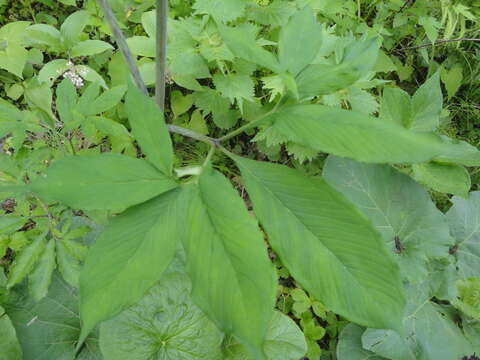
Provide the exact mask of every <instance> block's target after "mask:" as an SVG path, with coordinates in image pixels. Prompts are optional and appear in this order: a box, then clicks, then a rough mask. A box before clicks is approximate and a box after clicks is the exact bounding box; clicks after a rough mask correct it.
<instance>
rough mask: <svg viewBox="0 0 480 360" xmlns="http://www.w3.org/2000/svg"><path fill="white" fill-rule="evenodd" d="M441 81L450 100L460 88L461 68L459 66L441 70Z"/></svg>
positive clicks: (461, 79)
mask: <svg viewBox="0 0 480 360" xmlns="http://www.w3.org/2000/svg"><path fill="white" fill-rule="evenodd" d="M441 79H442V82H443V83H444V84H445V88H446V89H447V94H448V98H449V99H451V98H452V97H454V96H455V94H456V93H457V92H458V90H459V89H460V87H461V86H462V81H463V68H462V66H461V65H455V66H454V67H453V68H451V69H450V70H447V69H442V71H441Z"/></svg>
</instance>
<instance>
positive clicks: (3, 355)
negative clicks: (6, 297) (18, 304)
mask: <svg viewBox="0 0 480 360" xmlns="http://www.w3.org/2000/svg"><path fill="white" fill-rule="evenodd" d="M0 349H1V350H0V360H22V359H23V356H22V348H21V347H20V344H19V343H18V340H17V334H16V332H15V328H14V327H13V325H12V322H11V321H10V318H9V317H8V315H7V314H6V313H5V309H4V308H2V307H1V306H0Z"/></svg>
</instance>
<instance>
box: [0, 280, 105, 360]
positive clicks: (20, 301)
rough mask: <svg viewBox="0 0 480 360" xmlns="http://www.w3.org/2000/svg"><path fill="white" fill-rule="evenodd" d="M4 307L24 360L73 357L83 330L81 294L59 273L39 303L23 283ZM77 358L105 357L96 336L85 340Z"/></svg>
mask: <svg viewBox="0 0 480 360" xmlns="http://www.w3.org/2000/svg"><path fill="white" fill-rule="evenodd" d="M5 309H6V310H7V313H8V315H9V316H10V318H11V320H12V323H13V325H14V327H15V330H16V331H17V337H18V340H19V342H20V345H21V347H22V350H23V358H22V359H23V360H43V359H45V360H46V359H49V360H50V359H51V360H53V359H58V360H71V359H73V358H74V350H75V344H76V342H77V339H78V335H79V333H80V316H79V314H78V296H77V292H76V290H75V289H73V288H71V287H70V286H69V285H68V284H67V283H65V282H64V281H63V280H62V279H61V277H60V276H59V275H58V274H56V273H55V274H54V275H53V281H52V285H51V287H50V290H49V292H48V295H47V296H46V297H45V298H44V299H43V300H41V301H40V302H35V301H34V300H33V299H32V298H31V297H29V296H28V289H27V287H26V286H21V287H19V288H16V289H15V291H14V293H13V294H12V295H11V296H10V298H9V299H8V303H7V304H5ZM0 339H1V338H0ZM0 341H1V340H0ZM0 353H1V352H0ZM77 359H81V360H101V359H102V357H101V354H100V350H99V348H98V339H97V338H96V336H94V335H92V336H91V337H89V338H88V339H87V340H86V342H85V346H84V347H82V349H81V350H80V352H79V354H78V356H77ZM8 360H10V359H8Z"/></svg>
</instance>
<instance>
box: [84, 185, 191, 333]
mask: <svg viewBox="0 0 480 360" xmlns="http://www.w3.org/2000/svg"><path fill="white" fill-rule="evenodd" d="M178 196H179V190H173V191H170V192H168V193H166V194H163V195H161V196H159V197H156V198H154V199H152V200H150V201H147V202H145V203H143V204H140V205H137V206H135V207H132V208H130V209H128V210H127V211H125V212H124V213H123V214H121V215H119V216H117V217H115V218H113V219H112V220H111V222H110V223H109V224H108V225H107V227H106V228H105V230H104V231H103V232H102V234H101V235H100V236H99V237H98V239H97V241H96V242H95V244H94V245H93V246H92V248H91V249H90V251H89V252H88V256H87V259H86V261H85V265H84V267H83V270H82V273H81V277H80V292H81V305H80V313H81V316H82V320H83V328H82V340H83V337H85V336H86V335H87V334H88V332H89V331H91V329H93V328H94V327H95V325H96V324H98V323H99V322H101V321H103V320H106V319H109V318H111V317H113V316H114V315H116V314H118V313H119V312H120V311H122V310H124V309H125V308H126V307H128V306H130V305H132V304H134V303H135V302H136V301H138V300H139V299H141V298H142V296H143V295H144V294H145V293H146V292H147V291H148V289H149V288H150V287H152V286H153V285H154V284H155V283H156V282H157V281H158V279H160V277H161V275H162V273H163V272H164V271H165V269H166V268H167V267H168V265H169V264H170V262H171V261H172V259H173V257H174V255H175V250H176V249H177V244H178V240H179V234H178V227H177V223H178V221H177V220H178V218H179V217H181V216H182V215H181V214H178V213H177V200H178Z"/></svg>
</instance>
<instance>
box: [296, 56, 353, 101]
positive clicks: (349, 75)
mask: <svg viewBox="0 0 480 360" xmlns="http://www.w3.org/2000/svg"><path fill="white" fill-rule="evenodd" d="M358 79H359V76H358V75H357V73H356V72H355V71H354V70H353V69H352V68H349V67H348V66H346V65H342V64H340V65H329V64H315V65H310V66H308V67H307V68H305V70H303V71H302V72H301V73H300V74H298V76H297V86H298V92H299V96H300V99H304V98H308V97H313V96H321V95H328V94H332V93H334V92H337V91H339V90H342V89H345V88H347V87H349V86H350V85H352V84H353V83H355V82H356V81H357V80H358Z"/></svg>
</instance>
